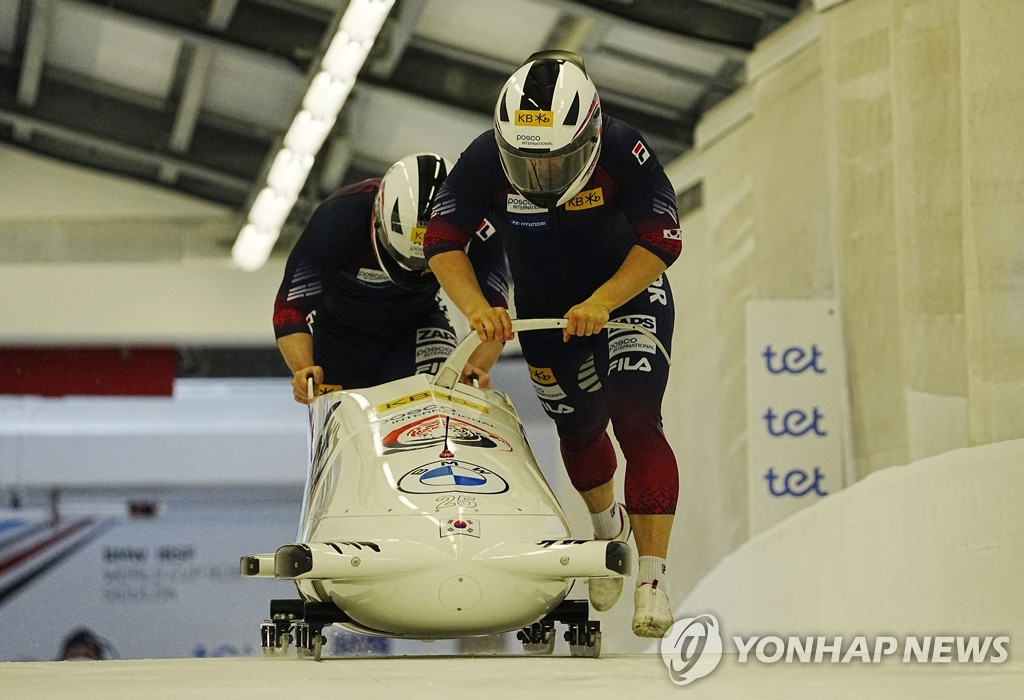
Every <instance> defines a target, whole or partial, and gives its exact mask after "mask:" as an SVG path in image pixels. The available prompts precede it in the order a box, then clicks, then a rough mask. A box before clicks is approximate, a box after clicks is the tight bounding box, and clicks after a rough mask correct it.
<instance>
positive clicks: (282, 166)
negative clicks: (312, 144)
mask: <svg viewBox="0 0 1024 700" xmlns="http://www.w3.org/2000/svg"><path fill="white" fill-rule="evenodd" d="M312 167H313V156H311V155H309V154H308V153H296V152H295V151H293V150H291V149H289V148H282V149H281V150H280V151H278V153H277V156H276V157H275V158H274V164H273V165H271V166H270V172H269V173H267V185H268V186H269V187H270V188H271V189H272V190H274V191H276V192H281V193H283V194H294V195H296V196H298V194H299V190H301V189H302V185H303V183H304V182H305V181H306V177H307V176H309V171H310V169H312Z"/></svg>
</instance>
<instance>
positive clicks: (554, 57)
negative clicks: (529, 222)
mask: <svg viewBox="0 0 1024 700" xmlns="http://www.w3.org/2000/svg"><path fill="white" fill-rule="evenodd" d="M494 135H495V138H496V139H497V141H498V152H499V153H500V154H501V165H502V168H504V170H505V175H506V176H507V177H508V180H509V182H511V183H512V186H513V187H515V188H516V190H517V191H518V192H519V194H521V195H523V196H524V197H526V198H527V199H528V200H530V201H531V202H533V203H534V204H536V205H537V206H540V207H545V208H546V207H551V206H560V205H562V204H565V203H566V202H567V201H569V200H570V199H572V198H573V197H574V196H576V194H577V193H578V192H579V191H580V190H581V189H583V185H585V184H586V182H587V180H589V179H590V176H591V175H592V174H593V172H594V168H595V167H596V165H597V159H598V157H599V156H600V155H601V100H600V98H599V97H598V95H597V88H596V87H595V86H594V83H593V81H591V80H590V78H589V77H588V76H587V71H586V69H585V68H584V67H583V59H582V58H580V57H579V56H578V55H576V54H574V53H570V52H568V51H540V52H538V53H535V54H533V55H532V56H530V57H529V58H528V59H527V60H526V63H524V64H523V65H522V67H520V68H519V69H518V70H517V71H516V72H515V73H513V74H512V77H511V78H509V79H508V80H507V81H506V82H505V86H504V87H503V88H502V89H501V93H500V94H499V96H498V104H497V105H496V106H495V108H494Z"/></svg>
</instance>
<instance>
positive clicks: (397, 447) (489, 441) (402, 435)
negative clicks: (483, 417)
mask: <svg viewBox="0 0 1024 700" xmlns="http://www.w3.org/2000/svg"><path fill="white" fill-rule="evenodd" d="M447 444H452V445H459V446H462V447H482V448H485V449H498V450H501V451H502V452H511V451H512V445H510V444H509V442H508V440H505V439H504V438H502V437H501V436H500V435H496V434H495V433H492V432H490V431H489V430H485V429H484V428H482V427H480V426H478V425H473V424H472V423H469V422H467V421H464V420H460V419H458V418H453V417H452V416H447V415H446V416H442V415H441V414H439V413H435V414H433V415H429V416H426V417H424V418H419V419H417V420H414V421H412V422H410V423H406V424H404V425H400V426H399V427H397V428H395V429H394V430H392V431H390V432H389V433H388V434H387V435H385V436H384V437H383V438H382V439H381V445H382V446H383V447H384V454H386V455H387V454H393V453H395V452H404V451H407V450H419V449H422V448H424V447H435V446H438V445H440V446H445V445H447Z"/></svg>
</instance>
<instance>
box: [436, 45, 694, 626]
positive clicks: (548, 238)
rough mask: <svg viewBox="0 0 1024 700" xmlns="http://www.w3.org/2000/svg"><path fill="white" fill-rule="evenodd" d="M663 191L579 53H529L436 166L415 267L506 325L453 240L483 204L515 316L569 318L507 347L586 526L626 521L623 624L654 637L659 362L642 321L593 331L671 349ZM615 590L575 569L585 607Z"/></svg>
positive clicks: (663, 379)
mask: <svg viewBox="0 0 1024 700" xmlns="http://www.w3.org/2000/svg"><path fill="white" fill-rule="evenodd" d="M675 201H676V200H675V193H674V191H673V189H672V185H671V184H670V183H669V181H668V178H667V177H666V176H665V173H664V171H663V170H662V167H661V165H660V164H659V163H658V160H657V158H656V157H655V156H654V153H653V151H652V150H651V148H650V147H649V146H648V145H647V142H646V141H645V140H644V139H643V137H642V136H641V135H640V134H639V133H638V132H637V130H636V129H634V128H633V127H631V126H630V125H628V124H626V123H625V122H622V121H619V120H617V119H614V118H613V117H610V116H608V115H606V114H603V113H602V111H601V101H600V98H599V97H598V93H597V90H596V88H595V87H594V83H593V82H592V81H591V79H590V77H589V76H588V75H587V71H586V68H585V67H584V64H583V60H582V58H580V57H579V56H577V55H575V54H571V53H568V52H564V51H543V52H540V53H537V54H534V55H533V56H531V57H530V58H529V59H528V60H527V61H526V63H524V64H523V66H522V67H520V68H519V69H518V70H516V72H515V73H514V74H513V75H512V76H511V77H510V78H509V79H508V81H507V82H506V83H505V86H504V87H503V88H502V90H501V92H500V95H499V97H498V102H497V105H496V106H495V110H494V129H493V130H492V131H488V132H486V133H484V134H481V135H480V136H479V137H477V139H476V140H475V141H473V142H472V143H471V144H470V145H469V146H468V147H467V148H466V150H465V151H464V152H463V154H462V156H461V157H460V158H459V161H458V163H457V164H456V165H455V167H454V168H453V169H452V172H451V173H450V175H449V176H448V178H447V179H446V180H445V183H444V185H443V186H442V188H441V192H440V194H439V195H438V199H437V203H436V204H435V207H434V215H433V217H432V218H431V220H430V225H429V226H428V227H427V235H426V240H425V250H426V255H427V260H428V261H429V264H430V268H431V269H432V270H434V272H435V273H436V274H437V277H438V279H439V280H440V282H441V284H442V286H443V287H444V289H445V291H447V292H448V295H449V296H450V297H451V299H452V301H454V302H455V304H456V305H457V306H458V307H459V309H460V310H462V312H463V313H464V314H465V315H466V317H467V318H468V319H469V321H470V325H471V327H472V328H473V329H474V330H476V331H477V333H478V334H479V335H480V337H481V338H482V339H483V340H485V341H493V340H506V339H509V338H511V335H512V334H511V325H510V323H511V322H510V320H509V316H508V313H507V311H506V309H505V308H503V307H502V306H501V305H498V306H495V305H494V304H492V303H490V301H488V299H487V294H486V292H485V291H483V290H482V289H481V287H480V285H479V284H478V282H477V279H478V276H477V275H476V274H475V273H474V270H473V266H472V265H471V264H470V261H469V260H468V258H467V257H466V255H465V253H464V252H463V247H464V246H465V244H466V242H468V241H469V240H471V238H472V235H473V231H474V229H475V227H476V222H478V221H480V219H481V218H483V217H488V219H489V220H491V221H494V222H496V223H502V222H504V224H506V225H507V234H506V235H505V237H504V247H505V250H506V253H507V255H508V262H509V268H510V270H511V274H512V281H513V285H514V289H515V305H516V311H517V315H518V316H519V317H520V318H544V317H556V318H566V319H568V324H567V326H566V328H565V329H564V331H563V332H562V333H561V334H559V333H558V332H557V331H551V332H538V333H528V334H524V335H523V336H522V338H521V339H520V345H521V346H522V349H523V356H524V357H525V359H526V361H527V363H528V364H529V367H530V374H531V378H532V379H533V382H534V389H535V390H536V392H537V395H538V397H539V399H540V401H541V404H542V405H543V406H544V409H545V410H546V411H547V413H548V415H549V416H551V418H552V419H553V420H554V421H555V424H556V426H557V429H558V435H559V441H560V447H561V452H562V458H563V462H564V463H565V467H566V471H567V473H568V475H569V478H570V480H571V481H572V484H573V486H574V487H575V488H576V490H577V491H579V492H580V494H581V496H582V497H583V500H584V502H585V503H586V505H587V508H588V510H589V511H590V513H591V517H592V519H593V523H594V530H595V535H596V536H597V537H599V538H604V539H613V538H614V539H620V540H623V541H624V540H626V539H627V538H628V537H629V535H630V529H631V526H632V532H633V534H634V538H635V541H636V547H637V550H638V553H639V555H640V556H639V561H640V566H639V573H638V576H637V579H636V583H637V587H636V589H635V591H634V595H633V600H634V606H635V613H634V617H633V632H634V633H635V634H637V635H638V636H642V637H661V636H662V635H663V634H664V632H665V631H666V630H667V629H668V628H669V627H670V626H671V624H672V621H673V620H672V609H671V606H670V604H669V599H668V596H667V594H666V588H667V586H666V583H667V576H666V573H667V565H666V557H667V553H668V543H669V535H670V534H671V530H672V523H673V518H674V514H675V510H676V502H677V499H678V493H679V476H678V469H677V466H676V460H675V456H674V454H673V452H672V448H671V447H670V446H669V444H668V441H667V440H666V438H665V435H664V432H663V431H662V419H661V402H662V397H663V396H664V393H665V386H666V383H667V380H668V362H667V359H666V358H665V357H664V356H662V355H661V354H660V353H659V352H658V350H657V348H656V347H655V344H654V343H652V342H651V341H650V340H649V339H648V338H646V337H644V336H643V335H641V334H638V333H630V332H622V331H615V332H614V333H613V332H608V333H604V332H602V329H603V328H604V325H605V324H606V323H607V322H608V321H609V320H614V321H624V322H629V323H632V324H634V325H642V326H644V327H645V328H647V329H648V330H650V331H651V332H653V333H655V335H656V336H657V337H658V338H659V339H660V340H661V342H662V344H663V345H664V346H665V347H666V348H670V347H671V340H672V329H673V322H674V310H673V303H672V293H671V291H670V289H669V286H668V281H667V279H665V277H664V275H663V274H662V273H663V272H664V271H665V269H666V268H667V266H668V265H670V264H671V263H672V262H673V261H674V260H675V259H676V258H677V257H678V255H679V253H680V251H681V249H682V238H681V234H680V231H679V223H678V219H677V215H676V203H675ZM609 422H610V423H611V426H612V428H613V429H614V431H615V436H616V438H617V440H618V443H619V445H620V447H621V448H622V452H623V454H624V456H625V458H626V470H625V479H624V482H625V494H624V495H625V507H623V504H621V503H618V502H617V501H616V499H615V488H614V482H613V477H614V474H615V470H616V457H615V450H614V449H613V447H612V443H611V440H610V439H609V436H608V434H607V428H608V424H609ZM627 510H628V515H627ZM621 591H622V579H612V578H600V579H592V580H591V581H590V600H591V603H592V604H593V606H594V607H595V608H596V609H598V610H607V609H608V608H610V607H611V606H612V605H614V604H615V602H616V601H617V600H618V598H619V596H620V594H621Z"/></svg>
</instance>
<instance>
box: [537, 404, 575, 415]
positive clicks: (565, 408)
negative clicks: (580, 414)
mask: <svg viewBox="0 0 1024 700" xmlns="http://www.w3.org/2000/svg"><path fill="white" fill-rule="evenodd" d="M541 406H543V407H544V410H545V411H547V412H548V413H572V412H574V411H575V410H576V409H574V408H573V407H572V406H569V405H566V404H564V403H560V404H558V405H557V406H551V405H549V404H546V403H541Z"/></svg>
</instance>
